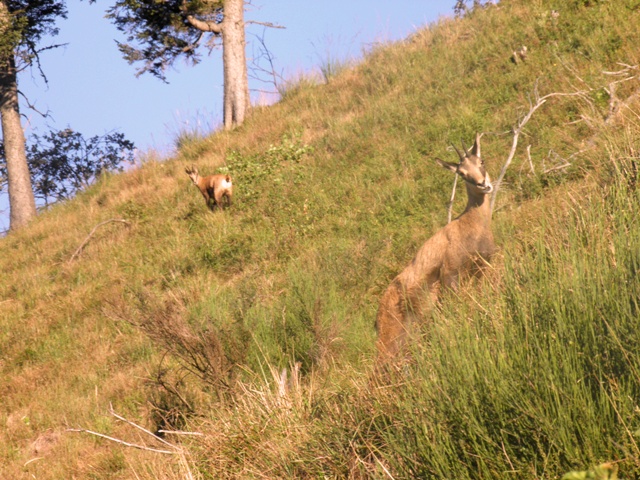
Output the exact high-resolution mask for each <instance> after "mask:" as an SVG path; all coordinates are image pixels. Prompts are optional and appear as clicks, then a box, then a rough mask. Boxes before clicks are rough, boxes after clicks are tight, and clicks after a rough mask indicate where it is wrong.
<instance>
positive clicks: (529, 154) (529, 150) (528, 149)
mask: <svg viewBox="0 0 640 480" xmlns="http://www.w3.org/2000/svg"><path fill="white" fill-rule="evenodd" d="M527 160H529V167H530V168H531V173H533V174H534V175H535V173H536V171H535V169H534V168H533V161H532V160H531V145H529V146H528V147H527Z"/></svg>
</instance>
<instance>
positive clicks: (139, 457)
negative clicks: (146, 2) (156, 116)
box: [0, 0, 640, 479]
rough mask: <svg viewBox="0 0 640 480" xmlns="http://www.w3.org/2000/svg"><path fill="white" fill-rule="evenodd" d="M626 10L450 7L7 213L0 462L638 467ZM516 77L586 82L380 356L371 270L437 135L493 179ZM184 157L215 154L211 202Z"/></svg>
mask: <svg viewBox="0 0 640 480" xmlns="http://www.w3.org/2000/svg"><path fill="white" fill-rule="evenodd" d="M639 24H640V2H638V1H636V0H624V1H613V0H611V1H606V0H601V1H594V2H589V1H584V0H581V1H579V0H570V1H560V0H538V1H534V2H529V1H523V0H522V1H521V0H510V1H507V0H504V1H502V2H500V4H499V5H497V6H491V7H489V8H486V9H480V10H476V11H474V12H472V13H471V14H469V15H467V16H466V17H465V18H461V19H455V20H454V19H444V20H442V21H440V22H438V24H435V25H431V26H429V27H428V28H425V29H423V30H421V31H419V32H417V33H416V34H415V35H413V36H412V37H410V38H408V39H407V40H405V41H403V42H400V43H397V44H393V45H388V46H385V47H383V48H378V49H375V50H374V51H372V52H370V53H369V54H368V55H367V57H366V58H365V59H364V60H363V61H362V62H361V63H360V64H359V65H356V66H354V67H350V68H343V69H341V68H332V69H329V70H331V71H339V73H337V74H336V75H335V76H332V77H331V78H329V79H328V82H326V83H324V84H316V82H314V81H313V80H311V79H303V80H301V81H299V82H297V83H295V84H291V85H290V86H289V87H288V89H287V91H286V92H285V95H284V98H283V100H282V101H281V102H280V103H279V104H277V105H274V106H271V107H266V108H256V109H255V110H254V112H253V114H252V115H251V117H250V119H249V120H248V121H247V123H246V124H245V125H244V126H243V127H242V128H239V129H237V130H235V131H233V132H217V133H215V134H213V135H211V136H209V137H206V138H198V137H197V136H195V135H188V134H185V135H183V136H182V137H181V138H180V139H179V143H180V151H179V153H178V155H177V156H176V158H173V159H170V160H167V161H160V160H158V159H155V158H153V156H152V155H149V158H148V159H146V161H145V162H144V164H143V165H142V166H141V167H140V168H138V169H136V170H134V171H131V172H128V173H125V174H121V175H113V176H105V177H103V178H102V179H101V180H100V181H99V182H98V183H97V184H96V185H94V186H92V187H91V188H90V189H89V190H88V191H86V192H84V193H82V194H80V195H79V196H78V197H77V198H75V199H74V200H72V201H70V202H67V203H64V204H60V205H57V206H55V207H54V208H52V209H51V210H49V211H47V212H45V213H43V214H41V215H40V216H39V218H38V219H37V220H36V221H35V222H34V223H33V224H32V225H31V226H30V227H29V228H28V229H25V230H23V231H20V232H16V233H12V234H10V235H8V236H7V237H6V238H4V239H1V240H0V269H1V271H2V273H3V275H2V280H1V281H0V332H1V335H0V397H1V398H2V402H0V477H2V478H33V477H35V478H41V479H59V478H101V479H102V478H114V479H119V478H123V479H124V478H127V479H128V478H148V479H151V478H168V479H172V478H296V477H299V478H307V477H311V478H316V477H317V478H347V477H350V478H416V477H418V478H420V477H427V478H428V477H432V478H457V479H458V478H509V477H510V478H559V477H560V476H561V475H562V474H563V473H565V472H567V471H570V470H574V469H577V470H587V469H589V468H591V467H593V466H594V465H598V464H601V463H603V462H614V465H616V467H619V469H620V473H621V475H622V476H623V478H635V477H637V476H639V475H640V450H639V447H638V443H637V442H638V440H637V432H638V431H640V430H639V429H640V415H639V414H638V412H639V411H640V407H639V406H638V398H640V374H639V373H638V372H640V361H639V359H638V355H637V352H638V351H639V348H640V333H639V332H640V330H639V329H638V328H637V318H638V316H639V315H638V307H639V305H638V303H639V302H638V298H639V297H640V280H638V278H637V277H638V275H637V272H638V268H639V266H640V228H639V227H640V225H639V224H638V223H639V220H638V216H637V210H638V201H639V200H640V194H639V193H638V190H637V188H636V186H637V180H638V153H637V152H638V151H639V149H640V140H639V139H640V122H639V119H640V116H639V112H640V99H638V98H637V97H638V95H637V92H638V91H639V89H640V81H639V80H640V79H638V78H636V77H635V75H637V74H638V65H639V64H640V59H639V52H638V49H637V45H639V44H640V32H639V31H638V29H637V25H639ZM522 45H526V46H527V47H528V56H527V59H526V61H520V62H517V63H515V62H513V61H512V52H513V51H514V50H516V49H518V48H520V47H521V46H522ZM612 72H618V74H615V75H614V74H612ZM536 91H537V92H538V93H539V95H541V96H542V95H546V94H549V93H572V94H575V93H576V92H581V93H580V95H572V96H554V97H551V98H549V99H548V100H547V102H546V103H545V104H544V105H543V106H542V107H541V108H540V109H538V110H537V111H536V112H535V113H534V115H533V117H532V118H531V120H530V121H529V123H528V124H527V125H526V128H525V129H524V131H523V133H522V135H521V136H520V144H519V147H518V150H517V155H516V157H515V160H514V162H513V163H512V164H511V166H510V167H509V170H508V172H507V176H506V177H505V181H504V183H503V184H502V186H501V189H500V192H499V196H498V198H497V203H496V210H495V213H494V231H495V234H496V239H497V243H498V244H499V245H500V248H501V251H500V253H499V255H498V256H497V258H496V260H495V262H494V264H493V266H492V268H491V269H490V271H489V273H488V274H487V277H486V278H485V279H483V280H482V281H478V282H469V283H466V284H465V285H463V286H462V288H461V289H460V290H459V291H458V292H456V293H448V294H447V295H445V297H444V298H443V300H442V302H441V304H440V305H439V306H438V308H436V309H435V311H434V312H432V313H430V314H429V315H428V317H427V318H425V321H424V322H423V324H422V325H421V326H420V327H419V328H418V329H417V330H418V331H416V341H415V342H413V344H412V348H411V352H410V358H409V359H408V360H407V362H406V363H405V364H403V365H402V367H400V368H398V369H397V371H396V370H393V371H391V372H388V375H387V376H386V378H385V379H384V381H383V380H381V379H379V378H376V377H375V376H374V375H373V374H372V370H373V369H372V366H373V363H374V357H375V352H374V342H375V332H374V328H373V323H374V318H375V312H376V309H377V305H378V300H379V298H380V295H381V293H382V292H383V291H384V289H385V288H386V286H387V285H388V283H389V281H390V280H391V279H392V278H393V277H394V276H395V275H396V274H397V273H398V272H399V271H400V270H401V269H402V268H403V267H404V265H406V263H407V262H409V261H410V259H411V258H412V256H413V254H414V253H415V252H416V250H417V249H418V248H419V246H420V245H421V244H422V243H423V242H424V241H425V240H426V239H427V238H428V237H429V236H430V235H432V234H433V232H434V231H435V230H436V229H437V228H439V227H441V226H442V225H444V224H445V223H446V216H447V212H446V204H447V202H448V198H449V195H450V189H451V184H452V178H451V175H450V174H449V173H447V172H445V171H444V170H442V169H439V168H438V167H437V166H436V164H435V162H434V161H433V158H435V157H441V158H446V159H448V160H453V159H455V154H454V153H453V152H452V151H451V150H449V149H448V145H450V143H452V142H455V143H456V144H459V141H460V139H461V138H463V139H465V140H466V142H467V143H470V142H471V140H472V138H473V136H474V134H475V132H484V136H483V140H482V142H483V143H482V151H483V157H484V158H485V162H486V163H487V166H488V169H489V170H490V172H491V174H492V177H493V178H496V177H497V176H498V173H499V171H500V169H501V167H502V165H503V163H504V162H505V160H506V159H507V155H508V152H509V149H510V148H511V142H512V139H513V135H512V128H513V127H514V126H515V125H516V124H517V123H518V122H519V121H520V120H521V119H522V118H523V116H524V115H525V114H526V113H527V112H528V111H529V109H530V105H531V102H534V103H535V92H536ZM187 133H188V132H187ZM527 147H530V148H527ZM527 151H529V153H527ZM190 164H195V165H197V166H198V168H199V170H200V171H201V172H203V173H213V172H214V171H222V172H227V171H228V172H230V173H231V174H232V176H233V178H234V183H235V189H236V196H235V199H234V200H235V204H234V206H233V208H232V209H230V210H228V211H226V212H223V213H216V214H211V213H209V212H208V211H206V209H205V206H204V202H203V200H202V198H201V196H200V194H199V192H197V190H196V189H195V187H193V186H192V185H191V184H190V182H189V179H188V178H187V176H186V174H185V173H184V167H185V166H187V165H190ZM463 205H464V193H463V191H462V188H461V189H460V191H459V195H458V196H457V200H456V202H455V205H454V211H455V212H460V211H461V210H462V208H463ZM110 219H119V220H125V221H126V222H127V223H123V222H110V223H106V224H104V225H103V226H101V227H99V228H98V229H97V230H96V231H95V233H94V235H93V236H91V238H90V239H89V240H88V242H87V243H86V245H85V246H84V248H83V249H82V251H81V252H80V253H79V254H78V255H77V256H75V257H74V252H76V250H77V249H78V247H79V246H80V245H81V243H82V242H83V241H84V240H85V239H86V238H87V235H88V234H89V232H90V231H91V230H92V229H93V228H94V227H95V226H96V225H98V224H100V223H101V222H105V221H107V220H110ZM283 368H286V369H287V371H288V372H289V373H288V375H289V379H288V381H287V382H286V383H287V386H288V388H287V389H286V391H280V389H279V388H278V378H279V377H280V372H281V371H282V369H283ZM295 371H297V372H298V373H297V374H295V373H294V374H291V372H295ZM110 406H112V408H113V410H114V411H115V412H117V413H118V414H119V415H122V416H124V417H126V418H127V419H129V420H131V421H133V422H135V423H136V424H138V425H140V426H144V427H145V428H147V429H149V430H150V431H156V430H158V429H167V430H185V431H191V432H198V433H200V434H202V435H199V436H194V435H189V436H176V435H171V434H167V435H165V436H164V437H163V439H164V440H165V441H169V442H170V443H172V444H173V445H175V447H170V446H168V445H166V444H163V443H161V442H160V441H158V440H154V439H153V438H152V437H151V436H150V435H147V434H145V433H144V432H141V431H140V430H139V429H136V428H135V427H134V426H133V425H131V424H127V423H126V422H123V421H121V420H119V419H118V418H116V417H115V416H114V415H113V414H112V413H110V408H111V407H110ZM70 429H75V430H82V429H84V430H90V431H92V432H97V433H101V434H104V435H109V436H111V437H113V438H117V439H121V440H123V441H126V442H129V443H134V444H138V445H146V446H147V447H153V448H156V449H164V450H172V451H173V452H174V453H175V454H162V453H155V452H151V451H145V450H140V449H135V448H132V447H126V446H123V445H118V444H116V443H113V442H110V441H108V440H106V439H103V438H99V437H97V436H95V435H93V434H90V433H87V432H86V431H85V432H78V431H69V430H70ZM176 452H177V453H176Z"/></svg>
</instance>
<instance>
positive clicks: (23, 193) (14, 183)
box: [0, 55, 36, 230]
mask: <svg viewBox="0 0 640 480" xmlns="http://www.w3.org/2000/svg"><path fill="white" fill-rule="evenodd" d="M0 116H2V138H3V142H4V156H5V160H6V162H7V180H8V184H9V209H10V215H9V218H10V225H9V228H10V229H11V230H15V229H17V228H20V227H22V226H24V225H26V224H27V223H28V222H29V221H30V220H31V219H32V218H33V217H35V216H36V203H35V200H34V197H33V190H32V189H31V175H30V174H29V167H28V166H27V155H26V151H25V139H24V131H23V130H22V124H21V123H20V107H19V104H18V79H17V73H16V65H15V59H14V57H13V55H10V56H9V57H8V58H5V59H2V60H1V61H0Z"/></svg>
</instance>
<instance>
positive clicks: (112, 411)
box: [109, 404, 178, 448]
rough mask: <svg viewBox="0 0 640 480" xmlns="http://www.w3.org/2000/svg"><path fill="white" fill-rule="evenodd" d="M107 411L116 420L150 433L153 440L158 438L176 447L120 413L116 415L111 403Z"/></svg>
mask: <svg viewBox="0 0 640 480" xmlns="http://www.w3.org/2000/svg"><path fill="white" fill-rule="evenodd" d="M109 413H110V414H111V415H113V416H114V417H116V418H117V419H118V420H120V421H122V422H124V423H127V424H129V425H131V426H132V427H134V428H137V429H138V430H140V431H142V432H144V433H146V434H147V435H150V436H151V437H153V438H154V439H155V440H158V441H159V442H160V443H164V444H165V445H167V446H169V447H171V448H178V447H176V446H175V445H173V444H171V443H169V442H167V441H166V440H164V439H163V438H160V437H158V436H157V435H155V434H154V433H152V432H150V431H149V430H147V429H146V428H144V427H141V426H140V425H138V424H137V423H134V422H132V421H131V420H127V419H126V418H124V417H123V416H121V415H118V414H117V413H116V412H115V411H114V410H113V405H111V404H109Z"/></svg>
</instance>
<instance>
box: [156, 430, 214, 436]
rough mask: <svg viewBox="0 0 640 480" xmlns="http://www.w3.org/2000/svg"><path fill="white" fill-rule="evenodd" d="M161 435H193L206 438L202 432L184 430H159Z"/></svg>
mask: <svg viewBox="0 0 640 480" xmlns="http://www.w3.org/2000/svg"><path fill="white" fill-rule="evenodd" d="M158 432H160V433H164V434H166V435H192V436H194V437H204V433H200V432H184V431H182V430H158Z"/></svg>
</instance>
